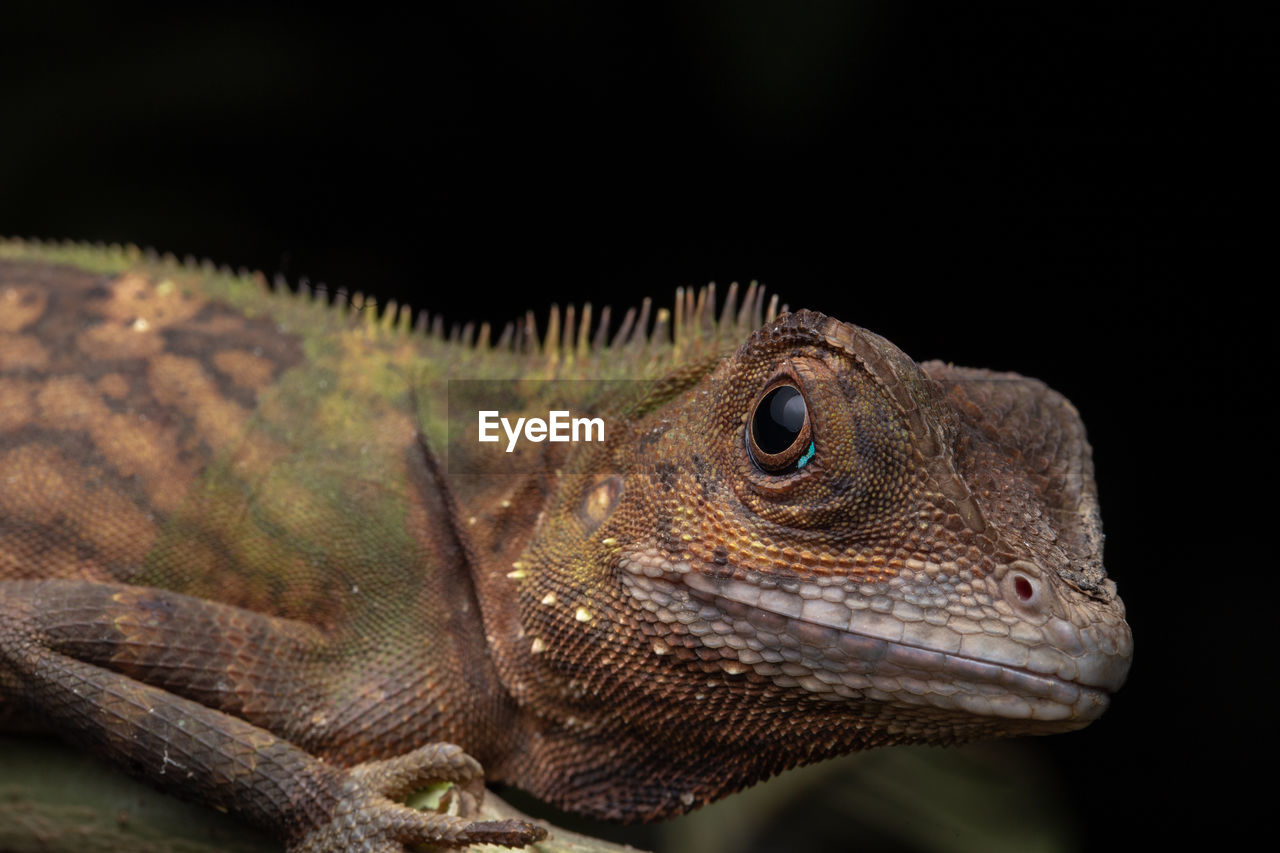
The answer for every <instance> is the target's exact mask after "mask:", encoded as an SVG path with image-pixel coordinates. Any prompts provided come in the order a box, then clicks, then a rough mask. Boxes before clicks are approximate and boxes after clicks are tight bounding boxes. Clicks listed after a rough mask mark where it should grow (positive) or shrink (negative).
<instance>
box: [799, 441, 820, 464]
mask: <svg viewBox="0 0 1280 853" xmlns="http://www.w3.org/2000/svg"><path fill="white" fill-rule="evenodd" d="M817 452H818V448H817V447H814V444H813V442H812V441H811V442H809V449H808V450H806V451H805V452H804V456H801V457H800V461H799V462H797V463H796V468H803V467H804V466H806V465H808V464H809V461H810V460H811V459H813V457H814V455H815V454H816V453H817Z"/></svg>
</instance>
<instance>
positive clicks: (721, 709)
mask: <svg viewBox="0 0 1280 853" xmlns="http://www.w3.org/2000/svg"><path fill="white" fill-rule="evenodd" d="M716 302H717V298H716V293H715V289H714V287H706V288H702V289H698V290H695V289H692V288H690V289H685V290H681V291H679V292H678V293H677V296H676V300H675V303H674V306H673V308H672V309H671V310H666V309H664V310H659V311H656V312H655V311H653V310H652V306H651V303H650V302H649V301H647V300H646V301H645V302H644V303H643V305H642V307H641V308H640V310H639V311H638V312H637V311H636V310H634V309H633V310H631V311H629V312H627V314H626V315H625V316H624V317H623V319H622V321H621V323H620V326H619V328H618V329H617V330H616V332H614V333H613V334H612V335H611V336H610V332H611V331H613V326H612V324H611V322H610V318H609V312H608V310H607V309H606V310H605V311H602V312H601V316H600V317H599V320H598V322H597V323H594V324H593V323H592V318H591V309H590V306H589V305H584V306H583V307H582V310H581V315H580V316H575V314H576V312H575V309H574V308H573V307H570V308H568V309H566V310H565V311H564V312H563V314H561V312H559V311H558V310H553V311H552V312H551V314H550V320H549V323H548V328H547V330H546V333H545V335H541V334H539V333H538V331H537V324H536V322H535V321H534V319H533V317H532V315H529V317H528V318H527V319H526V320H525V321H524V322H522V323H519V324H516V325H513V326H508V327H507V328H506V329H505V330H504V332H503V333H502V335H501V336H500V337H499V339H498V340H497V341H496V342H495V341H492V340H491V338H492V335H491V334H490V330H489V329H488V327H481V328H480V329H479V330H478V332H477V330H476V329H475V328H474V327H465V328H462V329H457V328H455V329H453V330H452V331H451V332H449V333H448V334H446V333H445V331H444V327H443V324H442V321H441V320H440V318H439V317H436V318H433V319H431V320H428V318H427V315H426V314H419V315H417V317H416V320H415V318H414V317H413V315H412V314H411V312H410V311H408V310H407V309H406V308H402V307H398V306H396V305H394V304H392V305H386V306H382V307H381V308H376V307H374V306H373V305H372V304H371V303H370V302H369V301H367V300H365V299H364V298H363V297H362V296H360V295H359V294H356V295H354V296H352V297H349V298H348V297H345V296H343V297H342V298H338V299H335V300H333V301H332V302H331V301H330V300H329V299H327V298H325V296H324V295H323V294H318V293H316V292H313V291H312V290H311V289H310V288H308V287H306V286H302V287H300V288H298V289H297V291H296V292H295V291H293V290H291V289H289V288H288V287H286V286H284V285H283V284H282V283H281V282H279V281H276V282H268V281H267V280H266V279H265V278H264V277H263V276H261V275H250V274H248V273H245V272H243V271H242V272H239V273H233V272H232V271H231V270H229V269H226V268H215V267H214V266H213V265H211V264H208V263H205V264H197V263H195V262H194V261H191V260H188V261H187V262H185V263H180V262H178V261H176V260H175V259H173V258H171V257H157V256H155V255H153V254H148V253H143V252H141V251H139V250H137V249H135V248H132V247H125V248H122V247H118V246H117V247H90V246H85V245H80V244H74V243H67V244H40V243H34V242H23V241H18V240H6V241H0V724H6V725H9V724H21V725H30V724H32V722H33V721H34V722H36V723H38V724H39V725H40V726H42V727H45V728H48V729H51V730H52V731H53V732H55V733H57V734H59V735H61V736H63V737H65V738H67V739H69V740H71V741H73V742H76V743H83V744H85V745H87V746H88V747H90V748H91V749H92V750H94V751H96V752H97V753H98V754H100V755H101V756H103V757H104V758H105V759H106V760H107V761H109V762H111V763H113V764H116V765H117V766H119V767H121V768H123V769H125V770H127V771H128V772H130V773H133V774H134V775H137V776H138V777H140V778H142V779H143V780H145V781H147V782H149V783H151V784H153V785H155V786H157V787H159V788H161V789H162V790H164V791H166V792H170V793H173V794H175V795H177V796H180V797H183V798H187V799H193V800H196V801H199V802H204V803H206V804H209V805H212V806H214V807H217V808H220V809H223V810H227V811H231V812H233V813H235V814H237V815H239V816H240V817H241V818H243V819H244V820H246V821H249V822H250V823H253V824H255V825H258V826H260V827H262V828H264V829H266V830H267V831H268V832H270V833H272V834H274V835H275V836H276V837H278V838H279V839H280V841H281V842H282V843H283V844H284V846H285V847H287V849H289V850H291V851H330V850H378V851H394V850H404V849H408V848H409V847H410V846H412V845H415V844H419V843H433V844H439V845H444V846H455V847H460V846H466V845H468V844H472V843H482V842H483V843H496V844H502V845H508V846H522V845H525V844H529V843H532V842H535V841H537V840H538V839H539V838H541V837H542V835H543V833H544V830H543V829H542V828H540V827H538V826H535V825H533V824H531V823H527V822H524V821H520V820H515V819H511V820H479V819H475V817H474V812H475V805H476V802H477V800H478V798H479V797H481V796H482V795H483V784H484V783H485V782H501V783H507V784H511V785H513V786H516V787H519V788H521V789H524V790H527V791H529V792H530V793H532V794H534V795H535V796H537V797H539V798H541V799H543V800H545V801H548V802H550V803H551V804H553V805H555V806H558V807H560V808H562V809H565V810H568V811H571V812H576V813H580V814H583V815H587V816H590V817H596V818H604V819H609V820H619V821H636V820H640V821H645V820H654V819H659V818H662V817H665V816H670V815H674V814H679V813H682V812H686V811H688V810H691V809H693V808H696V807H698V806H699V805H702V804H705V803H707V802H709V801H711V800H714V799H716V798H718V797H722V796H724V795H726V794H729V793H732V792H733V791H736V790H739V789H741V788H743V787H746V786H748V785H751V784H753V783H755V782H757V781H759V780H761V779H764V778H767V777H769V776H771V775H773V774H775V773H777V772H779V771H781V770H784V769H786V768H789V767H794V766H798V765H801V764H807V763H811V762H815V761H819V760H821V759H824V758H828V757H832V756H837V755H841V754H845V753H849V752H853V751H856V750H861V749H866V748H870V747H875V746H882V745H893V744H906V743H934V744H954V743H964V742H968V741H973V740H977V739H985V738H995V737H1005V736H1013V735H1023V734H1050V733H1055V732H1064V731H1071V730H1075V729H1078V728H1081V727H1083V726H1086V725H1088V724H1089V723H1090V722H1091V721H1093V720H1095V719H1097V718H1098V717H1099V716H1100V715H1101V714H1102V713H1103V712H1104V710H1105V709H1106V708H1107V706H1108V704H1109V702H1110V697H1111V695H1112V694H1113V693H1114V692H1115V691H1116V690H1118V689H1119V688H1120V687H1121V685H1122V684H1123V682H1124V680H1125V678H1126V675H1127V672H1128V669H1129V665H1130V661H1131V658H1132V648H1133V644H1132V635H1131V631H1130V629H1129V626H1128V624H1127V622H1126V621H1125V611H1124V605H1123V603H1122V601H1121V599H1120V598H1119V597H1118V595H1117V593H1116V587H1115V583H1114V581H1113V580H1112V579H1110V578H1108V577H1107V574H1106V571H1105V569H1104V566H1103V563H1102V531H1101V521H1100V515H1099V509H1098V501H1097V490H1096V486H1095V483H1094V478H1093V466H1092V456H1091V450H1090V446H1089V443H1088V440H1087V437H1086V434H1085V430H1084V426H1083V424H1082V421H1081V418H1080V416H1079V414H1078V412H1077V411H1076V409H1075V408H1074V407H1073V406H1072V405H1071V403H1070V402H1069V401H1067V400H1066V399H1065V398H1064V397H1063V396H1062V395H1061V394H1059V393H1057V392H1055V391H1053V390H1052V389H1050V388H1049V387H1047V386H1046V385H1044V384H1043V383H1041V382H1039V381H1037V380H1035V379H1030V378H1026V377H1022V376H1020V375H1017V374H1012V373H996V372H992V371H987V370H983V369H977V368H964V367H957V366H954V365H951V364H947V363H943V362H939V361H929V362H924V363H917V362H915V361H913V360H912V359H911V358H910V357H909V356H908V355H906V354H905V353H903V352H902V351H901V350H899V349H898V348H897V347H895V346H894V345H893V344H891V343H890V342H889V341H887V340H885V339H884V338H882V337H880V336H879V335H876V334H875V333H873V332H871V331H868V330H865V329H862V328H859V327H857V326H854V325H852V324H850V323H846V322H843V321H841V320H838V319H835V318H832V317H828V316H826V315H823V314H821V313H818V312H815V311H809V310H798V311H794V312H793V311H789V310H787V309H786V308H785V307H783V308H779V306H778V302H777V299H776V297H774V298H773V299H772V300H770V301H769V302H768V303H767V304H766V303H765V300H764V292H763V289H762V288H759V287H757V286H756V285H754V284H753V285H752V286H750V287H748V288H746V289H745V292H740V291H739V289H738V288H737V287H736V286H732V287H730V288H729V289H728V293H727V294H726V296H725V298H724V300H723V307H722V308H718V307H717V304H716ZM593 328H594V331H593ZM584 380H594V381H584ZM499 398H500V399H501V400H502V401H503V405H505V406H506V407H507V408H506V410H505V411H504V415H505V414H507V413H511V414H521V415H529V414H531V413H537V412H543V413H545V412H547V411H549V408H548V407H553V406H563V407H565V408H566V409H572V410H573V411H574V413H575V414H576V413H584V414H588V415H597V416H599V417H600V418H601V420H602V421H603V422H604V423H605V425H606V429H605V430H604V434H603V435H602V436H601V440H599V441H585V440H583V441H577V442H573V441H570V442H551V441H536V440H525V441H522V442H521V441H514V440H513V441H511V442H508V441H507V440H506V436H505V435H504V436H503V438H502V440H501V441H498V442H492V443H484V442H480V441H479V440H478V439H479V431H480V429H481V420H480V418H478V417H477V415H478V414H479V412H480V411H481V410H482V409H487V408H490V407H492V406H494V405H495V404H494V403H493V400H495V399H499ZM525 438H526V439H529V438H530V433H529V432H528V431H526V432H525ZM508 449H509V450H510V452H508ZM440 784H452V785H453V787H452V789H451V793H450V794H449V795H448V796H447V797H446V798H445V800H446V803H445V804H443V805H441V806H440V807H439V808H436V809H422V810H419V809H412V808H409V807H407V806H405V805H404V804H403V801H404V799H405V798H406V796H407V795H409V794H410V793H412V792H414V791H418V790H421V789H424V788H429V787H431V786H433V785H440Z"/></svg>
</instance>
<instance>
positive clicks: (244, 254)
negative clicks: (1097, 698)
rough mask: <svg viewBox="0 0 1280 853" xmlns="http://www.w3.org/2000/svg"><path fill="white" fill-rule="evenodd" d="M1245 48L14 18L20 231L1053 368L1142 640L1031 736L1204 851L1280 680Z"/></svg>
mask: <svg viewBox="0 0 1280 853" xmlns="http://www.w3.org/2000/svg"><path fill="white" fill-rule="evenodd" d="M1240 32H1241V28H1239V27H1237V26H1235V25H1234V24H1233V23H1232V22H1230V21H1226V20H1223V19H1220V18H1218V17H1216V16H1214V15H1213V14H1211V13H1208V12H1204V11H1197V12H1192V11H1174V10H1172V9H1169V8H1162V7H1160V6H1153V7H1151V8H1148V9H1138V8H1135V7H1133V6H1129V5H1124V4H1107V5H1101V6H1098V7H1091V6H1081V5H1079V4H1061V3H1060V4H1053V5H1052V6H1048V5H1044V4H1021V3H1011V4H1001V5H997V6H982V7H981V8H972V7H971V6H970V4H959V3H956V4H938V5H937V6H930V7H920V6H916V5H908V6H904V5H901V4H888V3H885V4H871V3H865V2H846V3H829V4H806V5H804V6H803V8H800V7H798V6H793V5H791V4H763V3H733V2H720V3H679V2H675V3H656V2H651V3H646V4H643V5H642V6H636V7H633V8H630V9H623V8H621V7H617V6H615V5H614V4H575V3H564V2H553V3H538V4H522V5H518V6H512V7H499V6H495V5H493V4H480V3H456V4H455V3H436V4H430V5H423V6H421V7H417V8H416V9H415V10H414V11H407V12H406V11H387V10H380V9H376V8H373V7H370V6H365V5H360V4H349V5H348V6H347V7H346V8H344V9H343V10H342V11H334V12H326V11H321V10H319V9H316V8H313V7H310V6H304V5H301V4H299V5H296V6H292V7H262V6H259V5H257V4H252V5H248V6H245V7H243V8H239V9H237V8H235V7H234V6H232V7H226V9H225V10H224V11H221V12H219V13H217V14H216V15H214V14H212V13H210V14H209V15H208V16H207V17H206V16H202V15H201V14H200V13H196V12H193V11H190V10H185V11H174V10H169V11H150V12H148V13H146V14H136V15H135V14H131V13H128V12H125V11H123V10H122V9H121V7H119V6H117V5H114V4H84V5H75V4H72V5H69V6H67V5H64V6H62V7H60V8H59V9H57V10H54V11H48V10H46V11H35V10H34V9H32V8H28V7H25V6H23V7H19V8H7V9H6V11H5V16H4V19H3V21H2V22H0V75H2V76H0V82H2V85H3V87H4V89H3V94H4V97H3V101H2V102H0V234H9V235H17V236H38V237H45V238H74V239H81V240H103V241H108V242H112V241H119V242H132V243H138V244H141V245H144V246H152V247H155V248H157V249H159V250H162V251H170V252H173V253H175V254H178V255H184V254H188V253H190V254H194V255H196V256H201V257H210V258H212V259H214V260H215V261H217V262H220V263H229V264H231V265H232V266H245V267H249V268H254V269H261V270H264V271H266V272H268V273H276V272H282V273H284V274H285V275H286V276H288V277H289V278H290V279H291V280H297V278H299V277H301V276H306V277H308V278H310V279H311V280H312V281H313V282H316V281H321V282H324V283H326V284H327V285H328V286H330V287H332V288H337V287H345V288H347V289H349V290H361V291H364V292H366V293H373V294H377V295H379V296H387V297H394V298H397V299H399V300H401V301H407V302H409V303H410V304H412V305H414V306H415V307H419V308H425V309H428V310H430V311H432V312H433V313H435V312H442V313H443V314H444V316H445V317H446V318H447V319H448V320H450V321H459V322H462V321H468V320H477V321H479V320H488V321H490V322H493V323H495V324H501V323H502V322H503V321H506V320H509V319H511V318H513V317H516V316H518V315H519V314H521V313H523V311H524V310H525V309H526V308H533V309H535V310H536V311H538V312H540V316H541V317H542V318H543V320H544V321H545V316H546V313H545V312H546V309H547V307H548V306H549V305H550V304H551V303H552V302H558V303H560V304H565V303H568V302H581V301H584V300H590V301H593V302H594V303H595V304H596V305H597V306H599V305H600V304H602V303H612V304H613V306H614V308H615V309H618V308H622V307H625V306H628V305H630V304H635V303H637V302H638V301H639V299H640V298H641V297H644V296H652V297H654V298H655V299H656V300H658V301H659V303H663V302H666V301H668V300H669V299H670V295H671V294H672V292H673V291H674V289H675V287H677V286H679V285H697V284H703V283H705V282H707V281H711V280H714V281H717V282H719V283H720V284H721V285H722V286H723V285H724V284H727V283H728V282H730V281H734V280H738V281H742V282H744V283H745V282H746V281H749V280H751V279H759V280H761V281H763V282H764V283H766V284H767V285H768V286H769V287H770V288H771V289H773V290H776V291H777V292H779V293H780V294H781V295H782V297H783V299H784V300H786V301H787V302H788V303H790V305H791V306H793V307H809V308H814V309H818V310H821V311H824V312H826V313H829V314H832V315H835V316H838V317H840V318H841V319H844V320H848V321H851V322H855V323H857V324H859V325H863V326H866V327H868V328H871V329H874V330H876V331H878V332H880V333H882V334H884V335H885V336H887V337H888V338H889V339H890V340H892V341H894V342H895V343H897V344H898V345H899V346H901V347H902V348H903V349H904V350H905V351H906V352H908V353H909V354H911V355H912V356H914V357H915V358H917V359H924V358H932V357H939V358H944V359H947V360H951V361H955V362H956V363H961V364H969V365H977V366H987V367H993V368H1000V369H1010V370H1017V371H1019V372H1022V373H1026V374H1029V375H1034V376H1038V377H1040V378H1042V379H1045V380H1046V381H1048V382H1049V383H1050V384H1051V385H1053V386H1054V387H1056V388H1058V389H1059V390H1061V391H1063V392H1064V393H1066V394H1067V396H1068V397H1070V398H1071V399H1072V400H1073V401H1074V402H1075V403H1076V405H1077V406H1078V408H1079V409H1080V410H1081V412H1082V414H1083V416H1084V418H1085V422H1086V424H1087V425H1088V426H1089V428H1090V435H1091V438H1092V440H1093V443H1094V447H1095V461H1096V464H1097V469H1098V480H1099V488H1100V493H1101V500H1102V508H1103V518H1104V520H1105V522H1106V529H1107V533H1108V540H1107V563H1108V568H1109V571H1110V573H1111V575H1112V576H1113V577H1114V578H1116V580H1117V581H1118V583H1119V588H1120V591H1121V594H1122V595H1123V597H1124V599H1125V602H1126V604H1127V605H1128V607H1129V611H1130V617H1131V619H1130V621H1131V624H1132V625H1133V628H1134V634H1135V637H1136V648H1137V656H1136V660H1135V664H1134V668H1133V671H1132V675H1131V678H1130V682H1129V684H1128V685H1127V686H1126V687H1125V689H1124V690H1123V691H1122V692H1121V693H1120V694H1119V695H1118V696H1117V697H1116V700H1115V703H1114V706H1113V708H1112V710H1111V711H1110V712H1108V714H1107V715H1106V716H1105V717H1104V718H1103V719H1102V720H1101V721H1100V722H1098V723H1096V724H1095V725H1093V726H1092V727H1090V728H1089V729H1088V730H1086V731H1085V732H1082V733H1079V734H1075V735H1070V736H1062V737H1057V738H1051V739H1047V740H1045V741H1044V742H1043V748H1044V749H1045V750H1047V751H1048V752H1049V753H1050V754H1051V755H1052V756H1053V761H1054V762H1056V764H1057V765H1059V766H1060V769H1061V772H1062V773H1063V774H1064V777H1065V778H1066V780H1067V790H1068V792H1069V795H1070V796H1071V797H1072V798H1073V799H1072V803H1071V808H1072V809H1073V810H1075V811H1076V812H1077V813H1078V815H1079V820H1080V824H1081V826H1083V827H1086V830H1085V837H1087V838H1090V839H1091V845H1092V844H1095V843H1096V844H1097V845H1098V846H1102V847H1106V846H1113V845H1114V846H1122V845H1129V844H1138V843H1143V844H1146V843H1152V842H1158V841H1162V840H1166V841H1167V840H1174V839H1176V840H1185V841H1207V840H1209V839H1210V838H1213V837H1218V836H1221V835H1223V834H1230V833H1232V832H1234V831H1236V830H1238V829H1241V828H1242V827H1243V826H1244V825H1246V824H1248V823H1249V822H1251V821H1252V820H1254V819H1256V818H1257V817H1258V816H1259V815H1258V814H1257V813H1255V812H1253V811H1252V809H1251V808H1250V806H1249V805H1248V803H1247V799H1248V794H1247V792H1248V791H1249V790H1250V788H1251V787H1252V786H1253V784H1255V783H1250V782H1248V781H1247V779H1246V774H1247V772H1248V771H1249V770H1250V768H1252V767H1254V766H1255V764H1258V763H1260V762H1262V761H1266V760H1269V755H1270V753H1271V752H1272V750H1271V749H1270V747H1268V746H1267V745H1266V743H1267V739H1266V738H1265V737H1264V736H1261V735H1259V734H1258V733H1259V732H1260V731H1265V730H1266V728H1265V727H1263V726H1262V722H1261V718H1262V715H1261V714H1260V713H1257V712H1258V711H1259V710H1261V708H1262V707H1263V703H1264V700H1263V699H1262V698H1261V697H1260V696H1259V694H1258V692H1257V691H1258V690H1259V687H1260V685H1274V681H1275V677H1274V672H1273V670H1271V669H1268V668H1265V667H1264V666H1263V665H1262V664H1261V663H1253V662H1251V661H1250V658H1257V659H1261V658H1263V656H1262V655H1259V654H1258V653H1257V652H1255V651H1254V648H1255V647H1254V645H1253V642H1252V641H1251V640H1250V636H1251V635H1250V633H1249V632H1250V630H1251V628H1252V627H1257V626H1259V623H1260V622H1265V621H1266V620H1267V618H1268V616H1267V614H1268V613H1269V612H1272V611H1274V609H1275V608H1274V606H1273V602H1274V594H1273V592H1270V591H1268V589H1271V590H1273V589H1274V585H1270V587H1269V588H1268V587H1260V586H1257V584H1259V583H1263V584H1265V583H1266V577H1265V576H1266V574H1267V573H1268V572H1269V571H1270V570H1271V569H1272V567H1273V565H1274V559H1275V558H1274V556H1273V554H1274V550H1273V549H1272V548H1271V547H1270V540H1271V537H1270V529H1271V528H1272V526H1273V525H1272V523H1271V522H1270V521H1269V520H1268V517H1267V511H1266V510H1265V505H1264V504H1259V503H1256V502H1254V501H1253V500H1252V499H1251V498H1248V497H1246V494H1247V492H1246V491H1244V486H1245V485H1247V484H1248V482H1250V481H1251V480H1259V481H1263V480H1265V479H1266V476H1267V475H1265V474H1264V473H1263V471H1264V470H1265V469H1266V468H1268V467H1271V463H1270V462H1269V460H1267V459H1266V447H1267V446H1268V444H1269V442H1268V440H1267V437H1268V435H1269V429H1270V424H1269V421H1268V420H1266V418H1265V414H1264V411H1263V410H1262V407H1261V401H1260V396H1261V395H1263V394H1265V389H1266V388H1267V387H1269V383H1268V384H1264V383H1263V382H1262V380H1261V378H1260V376H1261V373H1260V370H1259V367H1258V365H1259V361H1258V360H1257V357H1256V356H1255V354H1254V353H1255V351H1260V350H1261V344H1262V343H1263V339H1261V338H1260V337H1259V335H1260V334H1261V331H1260V328H1259V327H1258V326H1256V325H1255V324H1256V323H1258V322H1259V321H1260V320H1261V318H1262V316H1263V311H1262V303H1261V297H1260V296H1259V295H1256V294H1255V293H1254V291H1253V290H1252V289H1251V287H1250V285H1251V283H1252V281H1253V279H1251V277H1250V276H1249V274H1248V273H1246V272H1245V271H1244V270H1243V269H1242V268H1241V267H1240V266H1239V265H1238V263H1237V262H1236V258H1238V257H1239V256H1240V255H1241V254H1242V253H1243V251H1244V250H1245V249H1246V248H1247V246H1246V243H1247V239H1246V237H1245V236H1244V235H1243V234H1242V233H1241V232H1240V231H1239V230H1237V228H1236V222H1235V217H1236V216H1237V214H1238V213H1239V212H1240V209H1241V206H1242V199H1243V197H1244V195H1245V192H1246V190H1247V189H1248V188H1249V186H1250V185H1251V184H1252V183H1253V182H1255V181H1256V178H1255V177H1254V174H1253V171H1252V169H1251V167H1250V166H1249V165H1248V161H1249V158H1248V156H1247V155H1248V153H1249V150H1250V149H1251V148H1252V147H1253V142H1252V140H1253V139H1254V130H1253V128H1254V125H1255V122H1256V121H1257V120H1258V117H1259V116H1260V115H1261V114H1262V113H1261V110H1260V109H1258V108H1257V106H1256V105H1254V104H1251V103H1250V102H1249V100H1248V98H1247V97H1246V96H1245V94H1244V91H1245V87H1244V85H1243V84H1244V81H1245V79H1246V78H1248V77H1250V76H1251V75H1252V74H1253V71H1252V66H1253V60H1254V59H1255V56H1256V55H1255V54H1254V53H1253V52H1251V47H1250V45H1249V44H1248V42H1247V40H1246V39H1244V38H1241V37H1240ZM1270 276H1271V277H1274V271H1273V270H1272V271H1271V272H1270ZM544 327H545V326H544ZM1255 371H1258V372H1257V373H1255ZM1271 513H1272V515H1273V514H1274V510H1271ZM1260 601H1271V602H1272V605H1271V606H1269V607H1266V608H1264V607H1263V606H1261V605H1260V604H1259V602H1260ZM1256 784H1261V783H1256ZM1255 793H1259V791H1255Z"/></svg>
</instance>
